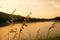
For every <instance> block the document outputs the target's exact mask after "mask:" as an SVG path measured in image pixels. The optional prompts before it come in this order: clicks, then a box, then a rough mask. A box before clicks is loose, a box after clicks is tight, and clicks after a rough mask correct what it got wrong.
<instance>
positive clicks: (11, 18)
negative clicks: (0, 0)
mask: <svg viewBox="0 0 60 40" xmlns="http://www.w3.org/2000/svg"><path fill="white" fill-rule="evenodd" d="M30 14H31V13H30ZM30 14H29V15H28V16H26V17H22V16H19V15H11V14H5V13H3V12H0V15H1V17H0V19H1V20H0V24H4V25H5V24H8V25H9V24H12V26H11V27H10V28H11V29H10V31H9V32H8V34H7V36H8V38H7V39H8V40H21V39H20V34H21V33H22V31H23V30H24V29H25V27H28V25H27V24H26V23H28V21H29V22H37V21H38V22H39V21H55V22H54V23H53V24H52V25H51V26H50V27H49V29H48V34H47V38H44V39H43V38H42V37H39V38H38V36H41V35H39V32H40V29H38V31H37V34H36V38H35V39H34V40H60V36H56V37H53V38H50V37H49V34H50V30H51V29H52V28H54V27H55V24H56V20H58V21H59V20H60V17H56V18H53V19H37V18H29V17H30ZM16 22H17V23H22V25H21V27H20V28H19V33H18V34H17V28H15V29H13V24H14V23H16ZM2 26H3V25H2ZM11 33H15V34H14V36H13V38H12V39H10V36H9V34H11ZM17 35H18V37H17Z"/></svg>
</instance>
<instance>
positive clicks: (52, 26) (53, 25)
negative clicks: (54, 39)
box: [47, 21, 56, 39]
mask: <svg viewBox="0 0 60 40" xmlns="http://www.w3.org/2000/svg"><path fill="white" fill-rule="evenodd" d="M55 24H56V21H55V22H54V23H53V24H52V25H51V26H50V27H49V29H48V34H47V38H48V39H49V34H50V30H51V29H52V28H54V27H55Z"/></svg>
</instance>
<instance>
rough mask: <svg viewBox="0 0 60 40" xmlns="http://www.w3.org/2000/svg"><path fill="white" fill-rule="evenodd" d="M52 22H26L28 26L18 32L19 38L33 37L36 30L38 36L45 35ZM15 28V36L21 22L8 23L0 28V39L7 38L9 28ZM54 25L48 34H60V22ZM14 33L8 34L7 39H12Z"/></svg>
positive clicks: (4, 39)
mask: <svg viewBox="0 0 60 40" xmlns="http://www.w3.org/2000/svg"><path fill="white" fill-rule="evenodd" d="M53 23H54V22H35V23H28V27H25V28H24V29H23V31H22V33H21V34H20V38H21V39H35V38H36V35H37V31H38V30H39V29H40V30H39V36H42V37H43V38H45V37H47V33H48V29H49V27H50V26H51V25H52V24H53ZM11 26H12V29H15V28H17V38H18V34H19V29H20V27H21V24H15V25H10V26H6V27H1V28H0V40H8V33H9V31H10V29H11ZM54 26H55V27H54V28H53V29H51V31H50V34H49V36H50V37H52V36H57V35H60V22H56V24H55V25H54ZM14 34H15V33H10V34H9V39H12V38H13V36H14Z"/></svg>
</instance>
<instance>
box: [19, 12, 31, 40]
mask: <svg viewBox="0 0 60 40" xmlns="http://www.w3.org/2000/svg"><path fill="white" fill-rule="evenodd" d="M31 14H32V13H30V14H28V16H26V17H25V18H24V21H23V22H22V25H21V28H20V31H19V37H18V40H20V33H21V32H22V31H23V29H24V27H27V26H28V25H27V23H28V19H29V17H30V15H31Z"/></svg>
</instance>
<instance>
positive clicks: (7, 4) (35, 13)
mask: <svg viewBox="0 0 60 40" xmlns="http://www.w3.org/2000/svg"><path fill="white" fill-rule="evenodd" d="M0 6H2V8H0V11H3V12H7V13H11V12H12V11H13V10H14V8H16V12H15V14H18V15H23V16H26V15H28V14H29V13H30V12H32V15H31V17H38V18H52V17H56V16H60V1H59V0H3V1H1V0H0Z"/></svg>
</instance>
